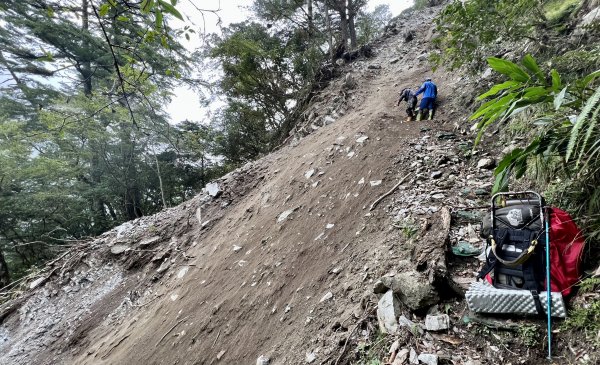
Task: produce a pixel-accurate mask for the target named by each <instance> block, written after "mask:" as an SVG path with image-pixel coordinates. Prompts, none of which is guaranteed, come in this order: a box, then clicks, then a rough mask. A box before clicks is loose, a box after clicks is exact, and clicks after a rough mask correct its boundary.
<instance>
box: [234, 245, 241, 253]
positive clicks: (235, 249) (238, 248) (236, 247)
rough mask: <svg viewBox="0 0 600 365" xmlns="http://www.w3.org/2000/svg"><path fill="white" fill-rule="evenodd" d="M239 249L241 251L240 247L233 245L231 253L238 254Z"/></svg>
mask: <svg viewBox="0 0 600 365" xmlns="http://www.w3.org/2000/svg"><path fill="white" fill-rule="evenodd" d="M241 249H242V246H238V245H233V252H240V251H241Z"/></svg>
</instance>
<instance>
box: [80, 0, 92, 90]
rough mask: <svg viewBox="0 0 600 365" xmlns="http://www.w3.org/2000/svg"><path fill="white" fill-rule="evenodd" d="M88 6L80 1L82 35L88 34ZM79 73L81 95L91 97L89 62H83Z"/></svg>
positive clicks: (90, 67)
mask: <svg viewBox="0 0 600 365" xmlns="http://www.w3.org/2000/svg"><path fill="white" fill-rule="evenodd" d="M88 5H89V4H88V0H81V30H82V31H83V33H88V32H89V30H90V21H89V13H88V8H89V6H88ZM79 73H80V74H81V82H82V83H83V93H84V94H85V95H86V96H90V95H92V63H91V62H90V61H89V60H83V61H82V62H81V67H80V69H79Z"/></svg>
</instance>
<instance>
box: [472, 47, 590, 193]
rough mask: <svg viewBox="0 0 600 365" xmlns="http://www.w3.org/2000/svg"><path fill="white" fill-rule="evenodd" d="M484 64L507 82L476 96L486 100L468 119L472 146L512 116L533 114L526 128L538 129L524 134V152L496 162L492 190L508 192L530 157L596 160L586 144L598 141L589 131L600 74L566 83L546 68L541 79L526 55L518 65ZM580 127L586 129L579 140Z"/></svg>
mask: <svg viewBox="0 0 600 365" xmlns="http://www.w3.org/2000/svg"><path fill="white" fill-rule="evenodd" d="M488 63H489V65H490V67H492V69H494V70H495V71H497V72H499V73H501V74H503V75H505V76H508V77H509V78H510V79H511V80H509V81H506V82H503V83H500V84H497V85H494V86H493V87H492V88H491V89H490V90H489V91H487V92H486V93H484V94H482V95H481V96H479V97H478V100H483V99H486V98H491V99H490V100H489V101H487V102H485V103H484V104H482V105H481V106H480V107H479V109H478V110H477V111H475V113H473V115H472V116H471V120H479V122H478V123H477V127H478V128H479V133H478V136H477V138H476V143H477V142H479V141H480V139H481V137H482V136H483V134H484V132H485V130H486V128H488V127H489V126H490V125H491V124H493V123H496V122H498V123H503V122H506V121H513V120H515V116H517V115H519V114H522V113H524V112H529V113H533V114H532V115H529V117H528V118H529V119H530V125H531V126H532V127H533V126H537V133H534V134H532V135H530V136H529V137H530V143H529V145H528V146H527V147H526V148H524V149H522V148H517V149H515V150H514V151H512V152H511V153H509V154H507V155H506V156H505V157H504V158H503V159H502V160H501V161H500V162H499V164H498V166H497V168H496V170H495V171H494V174H495V175H496V182H495V185H494V189H493V191H494V192H497V191H502V190H506V189H507V188H508V181H509V177H510V175H511V174H514V175H515V177H517V178H520V177H522V176H523V175H524V174H525V172H526V171H527V166H528V163H529V162H530V160H531V158H532V157H533V156H538V157H541V158H542V159H545V160H546V161H547V160H548V159H551V158H553V157H554V156H556V155H558V156H562V157H563V158H564V160H565V161H566V162H568V161H569V158H570V157H571V155H572V154H573V153H574V152H575V151H577V154H578V156H579V159H578V161H581V159H582V158H585V159H586V161H591V159H593V158H595V156H596V154H597V149H595V148H594V149H591V150H590V141H597V140H598V138H600V135H597V134H596V133H595V132H594V131H595V128H596V125H597V119H598V110H599V109H600V105H599V104H600V103H599V100H600V93H599V92H598V90H596V91H595V92H594V89H593V88H592V87H591V85H592V84H593V82H594V81H595V79H596V78H597V77H599V76H600V72H593V73H591V74H589V75H587V76H585V77H583V78H580V79H577V80H574V81H573V82H571V83H565V82H564V81H563V80H562V79H561V76H560V75H559V74H558V72H557V71H556V70H551V72H550V73H549V74H548V75H547V76H546V75H545V74H544V73H543V72H542V70H541V69H540V67H539V66H538V65H537V62H536V61H535V60H534V59H533V57H531V56H530V55H527V56H525V57H524V58H523V61H522V65H523V66H519V65H517V64H515V63H512V62H510V61H507V60H501V59H498V58H494V57H491V58H489V59H488ZM574 114H578V115H579V116H578V117H577V118H576V121H575V123H574V124H573V123H571V119H572V115H574ZM582 129H585V130H586V132H585V137H583V138H582V136H581V131H582ZM567 141H568V143H567ZM592 145H594V144H593V143H592ZM563 168H564V169H566V170H572V168H573V166H571V165H566V164H565V165H564V166H563ZM575 168H576V167H575Z"/></svg>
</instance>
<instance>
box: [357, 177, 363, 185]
mask: <svg viewBox="0 0 600 365" xmlns="http://www.w3.org/2000/svg"><path fill="white" fill-rule="evenodd" d="M364 183H365V178H364V177H363V178H361V179H360V180H358V185H362V184H364Z"/></svg>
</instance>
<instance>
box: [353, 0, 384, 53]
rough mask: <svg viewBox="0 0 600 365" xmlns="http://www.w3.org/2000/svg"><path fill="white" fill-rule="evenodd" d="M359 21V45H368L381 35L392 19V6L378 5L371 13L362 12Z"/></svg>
mask: <svg viewBox="0 0 600 365" xmlns="http://www.w3.org/2000/svg"><path fill="white" fill-rule="evenodd" d="M359 16H360V17H359V18H358V21H357V28H358V43H362V44H366V43H369V42H370V41H371V40H373V39H374V38H376V37H378V36H380V35H381V33H382V31H383V28H384V27H385V26H386V25H387V23H389V21H390V20H391V19H392V13H391V12H390V6H389V5H387V4H381V5H377V7H376V8H375V9H374V10H373V12H371V13H367V12H364V11H361V12H360V13H359Z"/></svg>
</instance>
